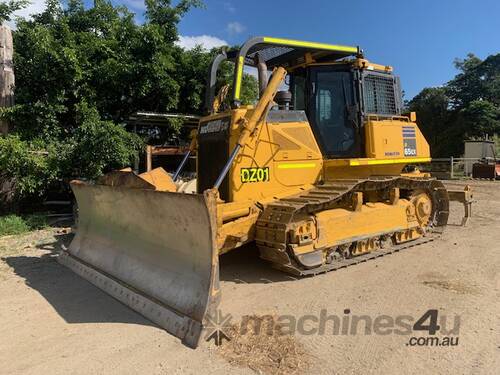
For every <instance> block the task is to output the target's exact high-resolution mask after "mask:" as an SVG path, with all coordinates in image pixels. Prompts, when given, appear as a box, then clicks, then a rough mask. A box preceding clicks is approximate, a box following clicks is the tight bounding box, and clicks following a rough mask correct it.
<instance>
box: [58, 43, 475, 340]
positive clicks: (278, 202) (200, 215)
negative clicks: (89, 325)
mask: <svg viewBox="0 0 500 375" xmlns="http://www.w3.org/2000/svg"><path fill="white" fill-rule="evenodd" d="M276 47H279V48H276ZM264 52H265V53H264ZM224 60H230V61H233V62H234V63H235V77H234V82H233V90H232V93H231V95H232V97H231V100H230V103H229V105H228V104H227V98H226V95H228V93H229V90H228V87H227V86H223V87H222V88H221V89H220V90H219V92H218V94H217V96H216V84H217V79H216V73H217V70H218V67H219V65H220V64H221V63H222V62H223V61H224ZM249 64H250V65H251V66H254V67H257V68H258V74H259V86H260V87H259V89H260V95H259V96H260V97H259V100H258V102H257V103H255V105H251V106H245V105H241V103H240V102H239V96H240V92H241V82H242V74H243V66H244V65H249ZM270 70H272V72H273V73H272V76H271V78H270V79H268V78H267V72H268V71H270ZM287 75H288V77H291V78H290V80H288V81H287V84H288V85H289V87H290V89H291V90H292V91H293V94H292V91H290V92H286V91H285V92H281V91H280V92H279V90H280V87H282V83H283V81H284V80H285V77H286V76H287ZM306 97H307V98H309V99H307V100H306ZM206 102H207V111H208V112H209V114H207V115H206V116H204V117H202V118H201V120H200V123H199V127H198V132H197V135H196V137H195V138H194V139H193V141H192V142H191V146H190V152H189V153H187V154H186V156H185V158H184V160H183V162H182V163H181V164H180V166H179V167H178V169H177V170H176V171H175V172H174V171H172V172H173V173H172V174H171V175H169V174H168V173H166V172H165V171H163V170H161V169H157V170H152V171H149V172H147V173H144V174H141V175H138V174H136V173H134V172H132V171H131V170H121V171H115V172H112V173H110V174H107V175H105V176H103V177H102V178H101V179H100V180H98V181H97V182H96V183H90V182H83V181H74V182H72V189H73V191H74V193H75V196H76V199H77V202H78V206H79V214H80V218H79V221H78V230H77V235H76V237H75V239H74V240H73V242H72V243H71V245H70V247H69V249H68V250H67V251H64V252H63V253H62V254H61V255H60V257H59V261H60V262H61V263H63V264H65V265H66V266H68V267H70V268H71V269H72V270H73V271H75V272H77V273H78V274H79V275H81V276H82V277H84V278H86V279H88V280H89V281H90V282H92V283H94V284H95V285H97V286H98V287H99V288H101V289H103V290H105V291H106V292H108V293H109V294H111V295H112V296H113V297H115V298H117V299H119V300H120V301H121V302H123V303H125V304H126V305H128V306H130V307H131V308H132V309H134V310H136V311H138V312H139V313H141V314H142V315H144V316H145V317H147V318H148V319H150V320H152V321H153V322H155V323H157V324H158V325H160V326H162V327H164V328H165V329H166V330H167V331H168V332H170V333H172V334H174V335H176V336H177V337H180V338H182V340H183V341H184V342H185V343H186V344H187V345H189V346H192V347H196V345H197V344H198V342H199V340H200V338H201V336H202V330H203V327H204V325H205V324H206V320H207V316H208V315H209V314H210V312H211V311H213V309H214V308H215V307H216V306H217V301H218V300H219V298H220V292H219V277H218V270H219V263H218V259H219V256H220V255H221V254H223V253H225V252H227V251H230V250H234V249H237V248H239V247H241V246H242V245H244V244H247V243H250V242H254V243H255V244H256V246H257V247H258V248H259V251H260V255H261V257H262V258H263V259H265V260H268V261H270V262H271V263H272V265H273V266H275V267H277V268H279V269H281V270H284V271H286V272H289V273H292V274H294V275H314V274H317V273H320V272H326V271H329V270H334V269H337V268H340V267H344V266H347V265H350V264H353V263H356V262H358V261H357V260H356V259H368V258H369V257H378V256H380V255H381V254H386V253H387V252H392V251H396V250H398V249H400V248H401V246H404V245H405V244H406V243H418V241H424V240H425V241H428V240H429V238H431V237H432V235H431V233H434V232H436V230H438V231H439V230H442V228H444V226H445V225H446V223H447V220H448V202H449V196H448V191H447V190H446V189H445V188H444V186H443V184H442V183H440V182H439V181H436V180H434V179H432V178H430V176H429V175H428V174H425V173H420V172H419V171H418V169H417V168H409V166H415V165H417V164H421V163H426V162H429V161H430V152H429V145H428V144H427V142H426V140H425V138H424V136H423V135H422V133H421V132H420V130H419V128H418V125H417V123H416V116H415V114H413V113H412V114H409V115H402V114H401V108H402V103H401V102H402V101H401V95H400V89H399V81H398V79H397V77H395V76H393V75H392V68H391V67H388V66H385V65H377V64H372V63H370V62H369V61H368V60H366V59H365V58H364V57H363V56H362V53H361V50H360V49H359V48H357V47H349V46H339V45H328V44H323V43H311V42H303V41H296V40H287V39H278V38H268V37H259V38H253V39H251V40H249V41H248V42H246V43H245V44H244V45H243V46H242V47H241V48H240V49H239V50H231V51H227V53H226V52H223V53H221V54H220V55H219V56H217V57H216V58H215V59H214V61H213V63H212V65H211V67H210V74H209V79H208V82H207V100H206ZM339 103H340V104H339ZM224 106H225V107H226V108H225V109H221V108H222V107H224ZM338 119H341V120H338ZM339 121H340V122H339ZM332 145H333V146H332ZM195 149H196V160H197V163H196V164H197V171H196V172H197V177H196V185H197V191H196V192H195V193H194V194H189V193H186V192H185V191H184V190H183V189H184V188H183V186H185V182H182V181H179V180H178V178H179V176H182V174H181V172H182V168H183V165H184V164H185V162H186V160H187V159H188V158H189V157H190V155H191V152H192V151H194V150H195ZM191 182H194V181H191ZM467 194H468V195H467V199H465V198H464V197H465V196H464V194H461V195H460V194H457V193H455V195H454V196H455V197H458V198H460V199H462V198H463V199H462V201H463V203H464V204H469V205H470V199H469V198H471V197H472V196H471V194H470V192H467ZM467 207H469V206H467ZM467 207H466V208H467ZM467 212H469V211H467ZM387 249H395V250H387ZM366 257H368V258H366Z"/></svg>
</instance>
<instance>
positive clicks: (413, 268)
mask: <svg viewBox="0 0 500 375" xmlns="http://www.w3.org/2000/svg"><path fill="white" fill-rule="evenodd" d="M471 184H472V185H473V187H474V189H475V199H477V203H476V204H475V205H474V216H473V218H472V220H471V221H470V223H469V225H468V226H467V227H465V228H463V227H460V226H458V224H459V223H460V219H461V215H462V207H461V206H460V205H458V204H454V205H453V206H452V214H451V218H450V222H451V225H449V227H448V228H447V230H446V232H445V234H444V235H443V237H442V239H440V240H438V241H435V242H432V243H429V244H424V245H421V246H419V247H415V248H411V249H408V250H404V251H402V252H399V253H396V254H393V255H389V256H386V257H383V258H380V259H376V260H372V261H369V262H366V263H362V264H359V265H356V266H353V267H350V268H347V269H341V270H339V271H335V272H331V273H328V274H324V275H320V276H317V277H313V278H304V279H294V278H291V277H289V276H287V275H284V274H282V273H280V272H278V271H274V270H273V269H271V268H270V267H269V266H268V265H267V264H263V263H262V262H261V260H260V259H259V258H258V257H257V256H256V254H255V253H254V252H252V251H250V250H248V251H242V252H235V253H234V254H231V253H230V254H227V255H225V256H223V257H221V288H222V295H223V298H222V303H221V306H220V308H221V311H223V312H224V313H231V315H232V321H233V322H238V321H239V320H240V319H241V318H242V317H243V316H245V315H258V316H262V315H266V314H271V315H273V316H283V315H287V314H289V315H292V316H294V317H297V319H298V318H299V317H300V316H303V315H307V314H309V315H314V316H316V317H317V316H320V314H321V310H323V311H326V312H327V313H328V314H329V315H330V314H334V315H337V316H339V317H341V318H342V317H344V316H346V313H345V311H344V310H346V309H348V310H349V314H350V315H351V316H354V315H367V316H369V317H370V318H371V319H375V318H377V317H379V316H381V315H387V316H389V317H392V318H394V319H395V318H396V317H398V316H402V315H407V316H410V317H412V318H413V321H415V320H417V319H418V318H419V317H421V316H422V315H423V314H424V313H425V312H426V311H427V310H429V309H436V310H438V314H439V316H440V318H441V317H443V316H446V318H447V327H448V325H450V326H451V325H452V324H451V322H452V321H453V320H454V318H455V316H459V317H460V327H459V333H455V334H454V335H453V336H454V337H458V338H459V342H458V345H456V346H447V347H445V346H437V347H436V346H411V345H407V344H408V343H409V340H410V338H411V337H412V336H416V337H420V336H423V337H424V336H429V335H428V334H427V335H426V334H425V332H414V333H411V334H407V335H398V334H395V333H389V334H375V333H374V332H371V334H365V333H366V332H365V331H364V329H359V330H358V333H357V334H356V335H354V334H346V335H342V334H333V333H332V329H326V331H325V333H324V334H322V335H319V334H311V335H304V334H296V335H294V336H293V339H294V340H296V341H297V342H298V343H300V346H301V347H303V348H305V350H306V351H307V352H308V353H309V355H310V358H311V361H310V364H309V368H308V370H306V372H307V373H310V374H332V373H335V374H360V373H365V374H367V373H370V374H382V373H383V374H393V373H394V374H401V373H406V374H417V373H436V374H437V373H439V374H445V373H450V374H451V373H453V374H497V373H498V371H499V370H498V369H499V368H500V334H499V327H500V326H499V323H500V321H499V313H500V273H499V271H500V183H499V182H486V181H480V182H477V181H475V182H472V183H471ZM447 185H449V186H453V187H454V188H460V187H462V186H463V185H464V183H463V182H453V183H447ZM58 232H59V233H58ZM70 237H71V235H70V234H65V233H63V232H60V231H59V230H57V229H53V230H47V231H39V232H35V233H31V234H27V235H23V236H17V237H3V238H0V258H1V261H0V301H1V303H0V372H1V373H2V374H40V373H50V374H68V373H72V374H87V373H98V374H109V373H121V374H136V373H148V374H197V373H204V374H225V373H235V374H254V373H256V372H257V373H258V372H259V370H258V369H255V368H254V369H252V368H250V367H246V366H245V365H244V364H243V365H242V364H241V363H236V364H232V363H234V362H230V361H228V360H227V356H223V355H221V348H220V347H219V348H218V347H216V346H215V345H214V344H213V343H212V342H203V343H202V344H201V346H200V347H199V348H198V349H197V350H192V349H189V348H187V347H185V346H183V345H182V344H181V343H180V341H179V340H178V339H177V338H175V337H173V336H171V335H169V334H167V333H166V332H165V331H163V330H161V329H159V328H157V327H155V326H154V325H153V324H151V323H149V322H148V321H147V320H145V319H143V318H142V317H141V316H139V315H138V314H136V313H134V312H133V311H132V310H130V309H128V308H127V307H125V306H123V305H121V304H120V303H119V302H117V301H115V300H114V299H113V298H111V297H109V296H108V295H106V294H105V293H103V292H101V291H100V290H99V289H97V288H96V287H94V286H93V285H91V284H90V283H88V282H86V281H85V280H83V279H81V278H79V277H78V276H76V275H74V274H73V273H72V272H70V271H69V270H67V269H65V268H64V267H62V266H60V265H59V264H58V263H57V262H56V261H55V254H54V252H53V250H54V249H57V247H58V246H61V244H64V243H68V241H69V240H70ZM310 323H311V322H310ZM311 324H312V323H311ZM441 325H442V324H441ZM436 336H437V337H440V338H441V337H442V336H443V334H442V332H441V331H440V332H438V333H437V335H436ZM223 346H224V344H223ZM240 362H241V361H240ZM243 362H244V361H243ZM240 366H242V367H240Z"/></svg>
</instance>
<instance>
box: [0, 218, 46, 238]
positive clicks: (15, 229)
mask: <svg viewBox="0 0 500 375" xmlns="http://www.w3.org/2000/svg"><path fill="white" fill-rule="evenodd" d="M47 227H48V222H47V218H46V217H45V216H43V215H37V214H33V215H26V216H19V215H6V216H0V236H9V235H13V234H22V233H27V232H31V231H33V230H37V229H44V228H47Z"/></svg>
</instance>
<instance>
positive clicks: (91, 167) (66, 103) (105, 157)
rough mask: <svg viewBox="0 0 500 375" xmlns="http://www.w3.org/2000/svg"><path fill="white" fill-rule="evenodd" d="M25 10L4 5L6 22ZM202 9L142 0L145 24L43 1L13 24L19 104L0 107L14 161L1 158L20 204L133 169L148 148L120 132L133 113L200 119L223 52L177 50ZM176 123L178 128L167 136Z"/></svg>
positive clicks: (99, 7)
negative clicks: (213, 66) (209, 78)
mask: <svg viewBox="0 0 500 375" xmlns="http://www.w3.org/2000/svg"><path fill="white" fill-rule="evenodd" d="M24 4H25V1H24V0H10V1H9V2H6V3H5V2H4V3H2V4H1V6H0V20H2V19H3V20H8V19H10V17H11V14H12V12H13V11H15V10H17V9H19V7H21V6H22V5H24ZM198 6H201V1H200V0H181V1H177V2H175V5H174V4H173V1H171V0H146V11H145V21H144V23H143V24H137V23H136V22H135V20H134V14H133V13H131V12H130V11H129V10H128V9H127V8H126V7H124V6H115V5H113V4H112V2H111V1H110V0H95V1H94V2H93V6H91V7H87V6H86V5H85V4H84V1H83V0H67V2H66V3H65V6H64V7H62V6H61V3H60V1H59V0H46V6H45V9H44V10H43V11H42V12H41V13H39V14H35V15H34V16H33V17H32V18H30V19H21V18H18V19H17V25H16V26H17V28H16V30H15V31H14V33H13V39H14V68H15V73H16V87H15V95H16V105H15V106H14V107H12V108H8V109H1V110H0V115H1V116H2V117H3V118H5V119H7V120H9V121H10V123H11V125H12V126H13V129H14V133H13V135H12V136H9V137H6V138H4V139H2V140H1V143H0V152H1V154H2V156H5V155H10V156H6V157H2V158H0V171H2V174H3V176H1V177H3V178H14V179H15V180H16V186H17V190H16V191H17V192H18V195H19V198H24V197H26V196H32V195H43V194H44V193H45V192H46V191H47V189H49V188H50V187H51V186H53V185H54V184H58V183H60V182H61V181H69V180H70V179H72V178H77V177H78V178H82V177H83V178H96V177H97V176H99V175H100V174H102V173H104V172H106V171H109V170H111V169H115V168H121V167H124V166H128V165H131V164H133V162H134V161H135V160H136V159H137V158H138V156H139V153H140V151H141V149H142V146H143V144H144V141H147V139H141V138H139V137H138V136H136V135H135V134H131V133H128V132H126V131H125V129H124V124H125V122H126V120H127V119H128V118H129V116H130V115H131V114H133V113H135V112H137V111H152V112H173V111H175V112H181V113H198V114H201V113H202V111H203V104H204V103H203V100H204V90H205V80H206V74H207V69H208V66H209V64H210V61H211V59H212V57H213V55H214V54H215V53H216V52H217V51H215V50H214V51H210V52H208V51H205V50H203V49H202V48H201V47H199V48H195V49H193V50H191V51H185V50H184V49H182V48H180V47H179V46H177V45H176V44H175V42H176V41H177V39H178V30H177V26H178V23H179V21H180V20H181V18H182V17H183V16H185V15H186V13H187V12H188V11H189V9H191V8H192V7H198ZM2 17H3V18H2ZM244 80H245V82H246V83H245V87H244V90H245V89H246V90H247V95H246V99H247V100H248V101H251V100H254V99H255V97H256V93H257V83H256V80H255V79H254V78H253V77H250V78H249V77H248V76H245V78H244ZM179 125H180V124H179V123H178V122H175V121H174V122H172V127H171V129H170V131H171V133H173V134H175V133H176V132H178V131H179V127H180V126H179ZM39 151H44V152H45V151H47V152H48V156H47V155H45V153H39ZM12 158H14V159H16V160H8V159H12Z"/></svg>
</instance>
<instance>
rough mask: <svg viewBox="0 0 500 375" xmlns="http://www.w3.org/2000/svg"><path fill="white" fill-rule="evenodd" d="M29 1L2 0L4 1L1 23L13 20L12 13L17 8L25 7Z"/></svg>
mask: <svg viewBox="0 0 500 375" xmlns="http://www.w3.org/2000/svg"><path fill="white" fill-rule="evenodd" d="M29 3H30V1H29V0H9V1H2V3H0V25H1V24H2V23H3V22H4V21H11V20H12V14H13V13H14V12H15V11H17V10H20V9H23V8H25V7H26V6H28V5H29Z"/></svg>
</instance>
